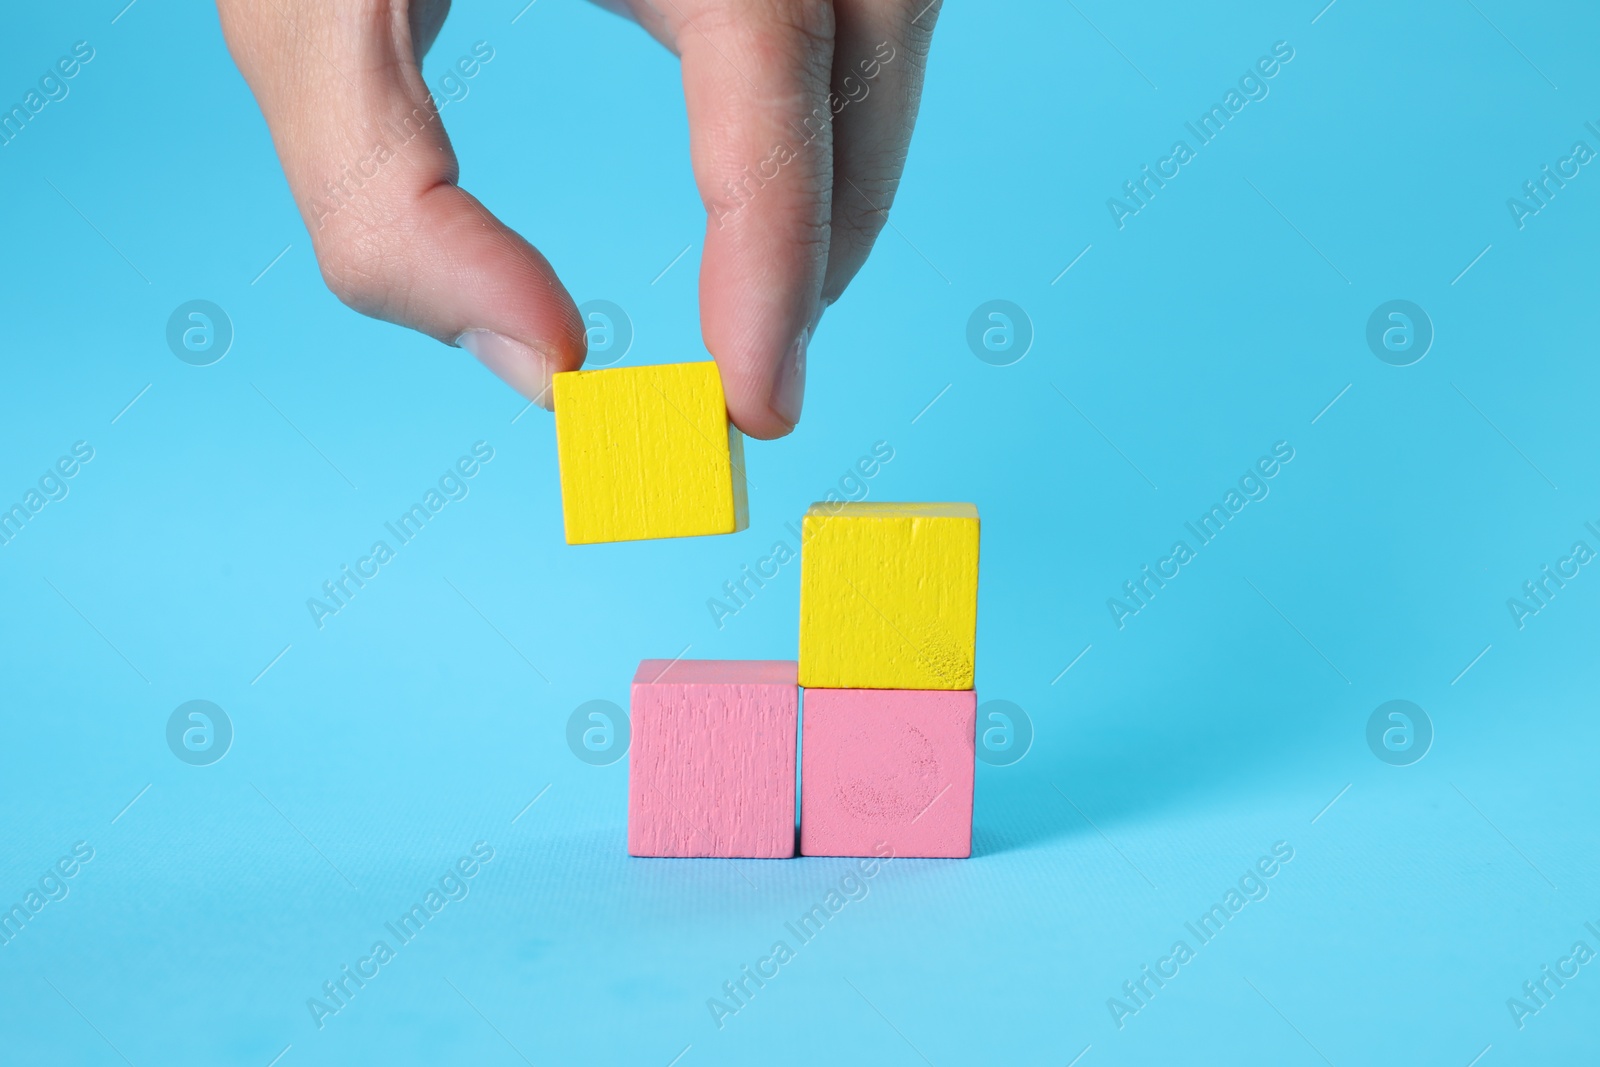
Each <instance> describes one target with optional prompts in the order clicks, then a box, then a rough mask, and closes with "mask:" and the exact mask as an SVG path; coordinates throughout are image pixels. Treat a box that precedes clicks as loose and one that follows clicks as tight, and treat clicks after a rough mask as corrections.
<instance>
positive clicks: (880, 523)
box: [800, 503, 978, 689]
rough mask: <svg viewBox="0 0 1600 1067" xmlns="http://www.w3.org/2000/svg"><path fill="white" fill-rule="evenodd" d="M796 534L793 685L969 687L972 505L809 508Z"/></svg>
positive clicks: (974, 591)
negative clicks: (796, 676)
mask: <svg viewBox="0 0 1600 1067" xmlns="http://www.w3.org/2000/svg"><path fill="white" fill-rule="evenodd" d="M801 534H802V536H801V546H802V547H801V550H800V556H801V558H800V684H801V685H803V686H805V687H806V688H807V689H811V688H829V689H971V688H972V673H973V671H972V666H973V654H974V651H975V649H976V641H977V626H978V509H977V508H976V507H974V506H973V505H971V504H890V503H882V504H880V503H858V504H839V503H830V504H813V505H811V507H810V509H809V510H807V512H806V516H805V520H804V525H803V527H802V530H801Z"/></svg>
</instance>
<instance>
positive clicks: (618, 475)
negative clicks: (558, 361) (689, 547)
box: [552, 362, 749, 545]
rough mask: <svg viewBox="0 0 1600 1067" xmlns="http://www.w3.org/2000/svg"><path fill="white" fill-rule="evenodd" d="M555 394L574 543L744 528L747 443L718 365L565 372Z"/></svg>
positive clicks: (565, 511)
mask: <svg viewBox="0 0 1600 1067" xmlns="http://www.w3.org/2000/svg"><path fill="white" fill-rule="evenodd" d="M552 388H553V389H554V397H555V408H556V451H557V455H558V457H559V460H560V464H561V509H562V515H563V518H564V520H565V524H566V533H567V543H568V544H570V545H582V544H593V543H595V542H600V541H638V540H643V539H645V538H654V537H695V536H698V535H701V534H722V533H734V532H736V531H738V530H742V529H744V528H745V526H746V525H747V524H748V521H749V518H748V514H747V508H746V499H745V477H744V436H743V435H742V434H740V433H739V431H738V429H737V428H736V427H735V426H734V425H733V424H732V423H731V422H729V421H728V408H727V401H726V399H725V397H724V395H723V392H722V377H721V375H719V374H718V373H717V366H716V364H715V363H711V362H704V363H669V364H662V365H658V366H647V367H611V368H607V369H604V370H587V371H567V372H564V373H561V374H557V375H556V376H555V378H554V380H553V383H552Z"/></svg>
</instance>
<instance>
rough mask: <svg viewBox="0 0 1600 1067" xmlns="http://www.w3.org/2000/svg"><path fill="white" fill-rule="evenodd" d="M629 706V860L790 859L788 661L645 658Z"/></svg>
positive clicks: (791, 687)
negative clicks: (641, 857) (695, 858)
mask: <svg viewBox="0 0 1600 1067" xmlns="http://www.w3.org/2000/svg"><path fill="white" fill-rule="evenodd" d="M632 703H633V708H632V713H631V718H632V729H633V741H632V751H631V754H630V762H629V765H628V852H629V854H631V855H634V856H725V857H749V858H779V857H785V856H793V855H794V759H795V727H796V720H797V719H798V713H799V706H800V690H799V687H798V685H797V683H796V666H795V664H794V662H793V661H780V660H746V661H740V660H677V661H671V660H664V659H647V660H645V661H644V662H643V663H641V664H639V672H638V673H637V674H635V675H634V677H633V698H632ZM969 747H970V746H969Z"/></svg>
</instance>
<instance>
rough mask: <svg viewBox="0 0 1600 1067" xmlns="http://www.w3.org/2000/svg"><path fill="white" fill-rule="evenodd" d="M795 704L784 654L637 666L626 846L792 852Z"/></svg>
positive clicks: (759, 854) (762, 854) (662, 852)
mask: <svg viewBox="0 0 1600 1067" xmlns="http://www.w3.org/2000/svg"><path fill="white" fill-rule="evenodd" d="M558 403H559V402H558ZM799 707H800V691H799V688H798V687H797V686H796V685H795V664H794V662H793V661H792V660H784V661H779V660H746V661H740V660H678V661H676V662H674V661H671V660H662V659H647V660H645V661H644V662H643V663H641V664H639V671H638V673H637V674H635V675H634V678H633V697H632V712H631V719H632V730H633V740H632V749H631V751H630V754H629V764H628V852H629V853H630V854H631V855H634V856H730V857H738V856H742V857H750V858H779V857H784V856H793V855H794V791H795V790H794V761H795V740H796V739H795V727H796V721H797V718H798V713H799ZM968 747H969V748H970V747H971V746H970V744H969V746H968Z"/></svg>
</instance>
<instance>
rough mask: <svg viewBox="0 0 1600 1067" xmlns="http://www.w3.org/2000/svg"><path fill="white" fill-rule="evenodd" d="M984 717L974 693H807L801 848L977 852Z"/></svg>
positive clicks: (857, 852)
mask: <svg viewBox="0 0 1600 1067" xmlns="http://www.w3.org/2000/svg"><path fill="white" fill-rule="evenodd" d="M977 713H978V701H977V694H976V693H975V691H973V690H971V689H960V690H923V689H807V690H806V691H805V712H804V715H803V716H802V718H801V745H800V852H801V854H802V855H805V856H873V855H878V854H879V852H878V847H879V846H880V845H881V844H887V845H888V846H889V847H890V848H892V849H893V850H894V853H893V854H894V855H895V856H897V857H900V856H929V857H946V858H964V857H966V856H970V855H971V854H972V779H973V755H974V751H973V732H974V729H975V727H976V724H977Z"/></svg>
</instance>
